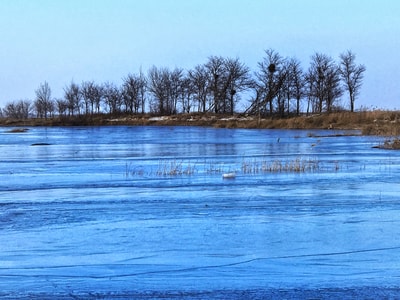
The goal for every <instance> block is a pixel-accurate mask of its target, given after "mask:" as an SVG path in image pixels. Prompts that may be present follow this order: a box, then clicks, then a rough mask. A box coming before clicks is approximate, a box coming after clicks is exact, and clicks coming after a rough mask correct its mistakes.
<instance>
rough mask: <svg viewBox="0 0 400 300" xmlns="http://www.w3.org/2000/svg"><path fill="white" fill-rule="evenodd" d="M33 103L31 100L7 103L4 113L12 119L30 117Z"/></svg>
mask: <svg viewBox="0 0 400 300" xmlns="http://www.w3.org/2000/svg"><path fill="white" fill-rule="evenodd" d="M31 109H32V105H31V102H30V101H29V100H19V101H16V102H15V101H14V102H10V103H7V104H6V106H5V108H4V109H3V114H4V115H5V116H6V117H8V118H12V119H19V120H24V119H28V117H29V114H30V113H31Z"/></svg>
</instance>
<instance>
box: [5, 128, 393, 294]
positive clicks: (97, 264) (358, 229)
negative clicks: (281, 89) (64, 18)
mask: <svg viewBox="0 0 400 300" xmlns="http://www.w3.org/2000/svg"><path fill="white" fill-rule="evenodd" d="M9 129H10V128H4V127H3V128H1V127H0V297H3V298H26V299H28V298H35V297H36V298H46V297H47V298H57V297H59V298H65V299H81V298H101V297H106V298H113V297H120V299H122V298H124V297H126V298H133V297H134V298H158V297H160V298H162V297H164V298H175V297H176V298H178V297H186V298H193V299H197V298H198V299H201V298H221V299H224V298H229V299H233V298H238V299H239V298H263V297H267V296H268V297H270V298H274V297H275V298H280V297H281V296H282V297H286V298H290V297H292V298H298V297H299V296H300V295H302V296H304V295H309V296H310V297H316V296H321V295H330V296H332V295H333V296H337V297H340V298H346V297H348V298H351V297H352V296H354V295H358V296H360V295H361V296H362V295H370V296H374V295H375V296H382V295H384V296H388V295H389V296H391V297H400V257H399V251H400V217H399V216H400V196H399V192H400V152H397V151H390V150H379V149H374V148H372V146H374V145H377V144H378V143H379V142H382V140H381V139H379V138H377V137H362V136H336V137H332V135H334V134H338V133H341V132H336V131H310V130H307V131H302V130H244V129H213V128H199V127H151V126H150V127H126V126H116V127H75V128H62V127H51V128H40V127H38V128H36V127H35V128H29V130H28V131H27V132H20V133H8V132H7V131H8V130H9ZM34 144H39V145H36V146H35V145H34ZM228 172H229V173H230V172H234V173H235V174H236V177H235V178H234V179H223V178H222V174H224V173H228Z"/></svg>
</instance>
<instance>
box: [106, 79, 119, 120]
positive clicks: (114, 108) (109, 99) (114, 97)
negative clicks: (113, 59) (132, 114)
mask: <svg viewBox="0 0 400 300" xmlns="http://www.w3.org/2000/svg"><path fill="white" fill-rule="evenodd" d="M103 97H104V101H105V104H106V105H107V106H108V111H109V113H110V114H116V113H119V112H121V108H122V93H121V91H120V89H119V88H118V87H117V86H116V85H115V84H114V83H110V82H106V83H104V85H103Z"/></svg>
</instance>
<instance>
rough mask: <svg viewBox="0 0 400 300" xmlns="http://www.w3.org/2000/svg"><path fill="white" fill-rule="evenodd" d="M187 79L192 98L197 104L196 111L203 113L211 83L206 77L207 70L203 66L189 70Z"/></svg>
mask: <svg viewBox="0 0 400 300" xmlns="http://www.w3.org/2000/svg"><path fill="white" fill-rule="evenodd" d="M188 77H189V80H190V82H191V86H192V88H193V97H194V98H195V99H196V101H197V103H198V111H199V112H200V111H201V112H203V113H205V112H206V110H207V105H208V102H209V94H210V91H211V81H212V80H211V79H210V77H209V76H208V72H207V69H206V67H205V66H204V65H197V66H196V67H195V68H194V69H193V70H189V72H188Z"/></svg>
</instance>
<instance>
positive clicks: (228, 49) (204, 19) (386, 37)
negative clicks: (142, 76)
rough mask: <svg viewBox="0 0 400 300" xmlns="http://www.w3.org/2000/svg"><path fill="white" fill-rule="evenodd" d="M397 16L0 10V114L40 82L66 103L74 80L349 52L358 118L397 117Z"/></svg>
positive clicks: (322, 5)
mask: <svg viewBox="0 0 400 300" xmlns="http://www.w3.org/2000/svg"><path fill="white" fill-rule="evenodd" d="M399 16H400V1H398V0H347V1H346V0H247V1H239V0H141V1H139V0H0V107H2V106H4V105H5V103H7V102H10V101H13V100H20V99H31V100H33V99H34V97H35V92H34V91H35V89H37V87H38V86H39V85H40V83H42V82H44V81H47V82H48V83H49V84H50V87H51V88H52V92H53V96H54V97H62V96H63V88H64V87H65V85H67V84H69V83H70V82H71V80H73V81H75V82H76V83H81V82H82V81H83V80H94V81H96V82H98V83H102V82H104V81H111V82H114V83H116V84H120V83H121V82H122V80H121V79H122V78H123V77H125V76H126V75H128V74H129V73H136V72H138V71H139V69H140V68H142V69H143V71H145V72H147V70H148V69H149V68H150V67H151V66H152V65H155V66H157V67H164V66H165V67H171V68H173V67H175V66H177V67H182V68H185V69H190V68H192V67H194V66H195V65H197V64H200V63H204V62H206V60H207V58H208V57H209V56H211V55H221V56H224V57H233V58H236V57H238V58H240V59H241V61H242V62H244V63H246V64H247V65H248V66H249V67H250V68H251V69H252V71H256V70H257V62H258V61H261V60H262V58H263V56H264V50H265V49H269V48H272V49H275V50H276V51H278V52H279V53H280V54H281V55H282V56H290V57H292V56H294V57H297V58H298V59H299V60H300V61H301V62H302V64H303V67H304V69H307V68H308V65H309V60H310V56H311V55H312V54H314V53H315V52H320V53H324V54H327V55H329V56H332V57H333V58H335V59H337V60H338V56H339V54H340V53H342V52H344V51H346V50H348V49H349V50H352V51H353V52H354V53H355V54H356V55H357V62H358V63H362V64H364V65H365V66H366V67H367V71H366V73H365V79H364V85H363V88H362V93H361V95H360V98H359V100H358V101H357V102H356V108H359V107H360V106H364V107H368V108H371V107H378V108H390V109H395V108H399V109H400V87H399V84H398V83H399V81H400V59H399V54H400V41H399V39H400V17H399ZM344 100H347V99H344ZM346 103H347V102H346Z"/></svg>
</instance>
